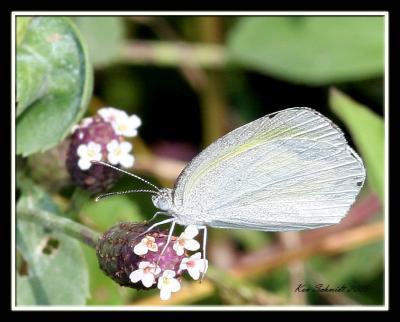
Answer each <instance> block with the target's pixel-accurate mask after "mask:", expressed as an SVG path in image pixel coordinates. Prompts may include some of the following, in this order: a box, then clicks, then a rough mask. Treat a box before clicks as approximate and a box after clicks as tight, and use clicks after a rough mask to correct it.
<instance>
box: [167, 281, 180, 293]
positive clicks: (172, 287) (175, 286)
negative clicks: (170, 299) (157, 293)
mask: <svg viewBox="0 0 400 322" xmlns="http://www.w3.org/2000/svg"><path fill="white" fill-rule="evenodd" d="M169 283H170V284H169V289H170V290H171V292H178V291H179V290H180V289H181V284H179V281H178V280H177V279H175V278H171V280H170V281H169Z"/></svg>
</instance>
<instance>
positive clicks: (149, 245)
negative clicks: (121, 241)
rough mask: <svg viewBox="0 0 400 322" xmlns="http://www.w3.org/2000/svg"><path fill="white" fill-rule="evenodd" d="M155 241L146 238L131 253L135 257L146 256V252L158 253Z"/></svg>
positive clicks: (150, 237)
mask: <svg viewBox="0 0 400 322" xmlns="http://www.w3.org/2000/svg"><path fill="white" fill-rule="evenodd" d="M155 241H156V240H155V238H154V237H152V236H146V237H145V238H143V239H142V240H141V241H140V243H139V244H137V245H136V246H135V247H134V248H133V252H134V253H135V254H136V255H146V254H147V252H148V251H152V252H156V251H158V245H157V244H156V242H155Z"/></svg>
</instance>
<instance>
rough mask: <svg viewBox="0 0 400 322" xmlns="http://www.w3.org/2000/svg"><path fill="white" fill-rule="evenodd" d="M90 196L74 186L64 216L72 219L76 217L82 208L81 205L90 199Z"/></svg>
mask: <svg viewBox="0 0 400 322" xmlns="http://www.w3.org/2000/svg"><path fill="white" fill-rule="evenodd" d="M90 198H91V195H90V193H89V192H87V191H85V190H83V189H81V188H79V187H76V188H75V190H74V192H73V194H72V197H71V200H70V202H69V207H68V209H67V211H66V212H65V213H66V216H67V217H68V218H70V219H72V220H75V219H77V218H78V215H79V211H80V210H81V209H82V207H83V205H84V204H85V203H86V202H87V201H88V200H90Z"/></svg>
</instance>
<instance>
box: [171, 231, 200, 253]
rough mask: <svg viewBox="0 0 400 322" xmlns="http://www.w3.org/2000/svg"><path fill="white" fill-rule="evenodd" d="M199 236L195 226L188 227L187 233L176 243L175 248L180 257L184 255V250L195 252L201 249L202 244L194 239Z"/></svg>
mask: <svg viewBox="0 0 400 322" xmlns="http://www.w3.org/2000/svg"><path fill="white" fill-rule="evenodd" d="M198 234H199V231H198V229H197V228H196V226H194V225H189V226H187V227H186V229H185V231H184V232H183V233H182V234H181V235H180V236H179V237H178V239H177V240H176V241H175V243H174V245H173V248H174V250H175V252H176V254H177V255H178V256H181V255H183V253H184V249H185V248H186V249H187V250H191V251H195V250H198V249H199V248H200V244H199V242H198V241H197V240H194V239H193V237H195V236H197V235H198Z"/></svg>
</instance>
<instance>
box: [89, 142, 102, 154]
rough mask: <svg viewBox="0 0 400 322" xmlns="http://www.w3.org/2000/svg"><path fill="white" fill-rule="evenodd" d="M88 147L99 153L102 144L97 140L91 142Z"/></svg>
mask: <svg viewBox="0 0 400 322" xmlns="http://www.w3.org/2000/svg"><path fill="white" fill-rule="evenodd" d="M88 149H89V150H91V151H93V152H96V153H99V152H100V151H101V145H100V144H97V143H95V142H89V144H88Z"/></svg>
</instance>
